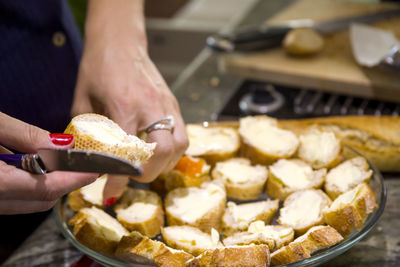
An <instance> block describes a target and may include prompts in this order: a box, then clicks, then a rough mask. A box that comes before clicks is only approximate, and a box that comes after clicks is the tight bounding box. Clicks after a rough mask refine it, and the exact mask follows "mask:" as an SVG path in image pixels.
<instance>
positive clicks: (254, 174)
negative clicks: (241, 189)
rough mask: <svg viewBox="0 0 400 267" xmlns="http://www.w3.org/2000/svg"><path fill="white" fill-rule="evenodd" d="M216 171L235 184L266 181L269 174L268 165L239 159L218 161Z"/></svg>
mask: <svg viewBox="0 0 400 267" xmlns="http://www.w3.org/2000/svg"><path fill="white" fill-rule="evenodd" d="M216 171H217V172H219V173H220V175H221V176H220V177H222V179H224V180H226V181H228V182H230V183H233V184H243V183H251V182H259V181H263V180H264V181H265V180H267V176H268V169H267V168H266V167H264V166H261V165H257V166H251V165H250V162H249V161H247V160H237V159H234V160H228V161H225V162H220V163H217V167H216Z"/></svg>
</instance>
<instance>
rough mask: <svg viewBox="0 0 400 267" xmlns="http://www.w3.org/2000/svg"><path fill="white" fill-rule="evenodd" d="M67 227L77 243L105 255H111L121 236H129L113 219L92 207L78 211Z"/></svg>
mask: <svg viewBox="0 0 400 267" xmlns="http://www.w3.org/2000/svg"><path fill="white" fill-rule="evenodd" d="M69 225H72V226H73V228H74V229H73V233H74V236H75V238H76V239H77V240H78V241H79V242H81V243H82V244H84V245H85V246H87V247H89V248H91V249H93V250H97V251H100V252H103V253H106V254H113V253H114V251H115V249H116V247H117V245H118V243H119V241H120V240H121V238H122V236H124V235H128V234H129V232H128V231H127V230H126V229H125V228H124V227H123V226H122V225H121V224H120V223H119V222H118V221H117V220H116V219H115V218H113V217H111V216H110V215H108V214H107V213H105V212H104V211H103V210H101V209H98V208H96V207H94V206H93V207H91V208H83V209H81V210H79V212H78V213H77V214H75V215H74V217H72V218H71V220H70V221H69Z"/></svg>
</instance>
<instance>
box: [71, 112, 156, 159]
mask: <svg viewBox="0 0 400 267" xmlns="http://www.w3.org/2000/svg"><path fill="white" fill-rule="evenodd" d="M65 133H68V134H72V135H73V136H74V140H75V148H76V149H82V150H88V151H99V152H105V153H108V154H111V155H114V156H116V157H119V158H123V159H126V160H128V161H130V162H131V163H132V164H135V165H141V164H143V163H145V162H146V161H147V160H148V159H149V158H150V157H151V156H152V155H153V150H154V148H155V147H156V143H146V142H144V141H143V140H141V139H139V138H138V137H136V136H134V135H128V134H127V133H126V132H125V131H124V130H122V129H121V127H119V126H118V124H116V123H115V122H113V121H112V120H110V119H108V118H107V117H105V116H102V115H98V114H94V113H87V114H81V115H78V116H76V117H74V118H73V119H72V120H71V122H70V123H69V124H68V126H67V129H65Z"/></svg>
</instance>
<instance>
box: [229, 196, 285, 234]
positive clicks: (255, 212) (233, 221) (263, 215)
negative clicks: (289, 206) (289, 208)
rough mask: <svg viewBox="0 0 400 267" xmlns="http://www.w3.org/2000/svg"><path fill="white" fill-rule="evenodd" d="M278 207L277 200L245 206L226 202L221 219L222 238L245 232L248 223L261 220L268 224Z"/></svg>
mask: <svg viewBox="0 0 400 267" xmlns="http://www.w3.org/2000/svg"><path fill="white" fill-rule="evenodd" d="M278 207H279V200H277V199H276V200H264V201H257V202H252V203H246V204H235V203H234V202H228V205H227V208H226V209H225V213H224V216H223V217H222V232H223V234H224V236H229V235H232V234H233V233H235V232H239V231H246V230H247V228H248V227H249V225H250V223H252V222H254V221H257V220H261V221H264V222H265V223H266V224H269V223H270V222H271V221H272V219H273V218H274V216H275V213H276V211H277V210H278Z"/></svg>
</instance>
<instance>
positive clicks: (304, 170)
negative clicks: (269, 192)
mask: <svg viewBox="0 0 400 267" xmlns="http://www.w3.org/2000/svg"><path fill="white" fill-rule="evenodd" d="M269 168H270V169H269V170H270V172H271V173H272V174H273V175H274V176H275V177H276V178H278V179H279V180H281V181H282V182H283V183H284V184H285V185H286V186H288V187H290V188H294V189H303V188H307V187H308V185H309V184H310V182H311V181H312V180H313V179H314V171H313V169H312V168H311V166H309V165H308V164H306V163H305V162H303V161H301V160H296V159H294V160H287V159H280V160H278V161H277V162H275V163H274V164H273V165H271V166H270V167H269Z"/></svg>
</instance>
